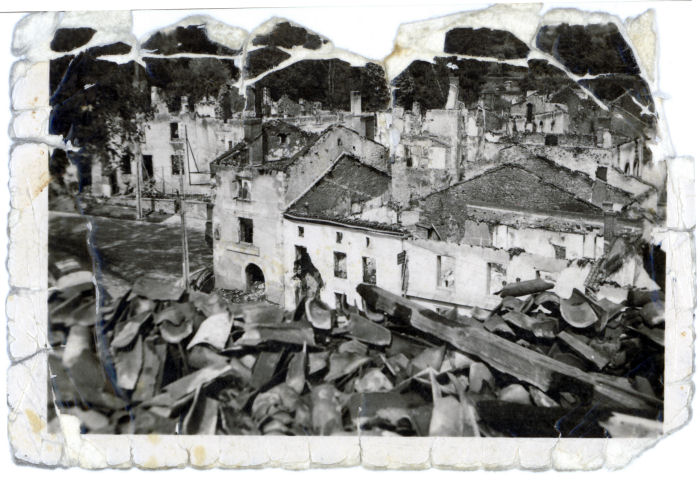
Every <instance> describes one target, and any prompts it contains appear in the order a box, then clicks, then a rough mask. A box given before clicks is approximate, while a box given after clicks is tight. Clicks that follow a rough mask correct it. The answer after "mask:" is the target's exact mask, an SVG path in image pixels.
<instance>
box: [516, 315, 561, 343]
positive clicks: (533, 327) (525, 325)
mask: <svg viewBox="0 0 700 483" xmlns="http://www.w3.org/2000/svg"><path fill="white" fill-rule="evenodd" d="M503 320H505V321H506V322H510V323H511V324H513V325H514V326H516V327H518V328H520V329H522V330H526V331H528V332H531V333H532V335H534V336H535V337H541V338H544V339H554V338H555V337H556V330H557V328H558V327H557V322H556V319H550V320H544V321H543V320H539V319H536V318H534V317H530V316H529V315H525V314H523V313H521V312H515V311H513V312H508V313H507V314H505V315H504V316H503Z"/></svg>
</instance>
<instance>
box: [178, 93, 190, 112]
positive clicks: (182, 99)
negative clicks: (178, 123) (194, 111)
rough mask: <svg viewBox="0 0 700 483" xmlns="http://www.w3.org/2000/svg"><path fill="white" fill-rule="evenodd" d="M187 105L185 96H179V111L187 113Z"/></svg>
mask: <svg viewBox="0 0 700 483" xmlns="http://www.w3.org/2000/svg"><path fill="white" fill-rule="evenodd" d="M189 110H190V109H189V105H188V103H187V96H182V97H180V113H181V114H187V112H189Z"/></svg>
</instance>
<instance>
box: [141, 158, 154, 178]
mask: <svg viewBox="0 0 700 483" xmlns="http://www.w3.org/2000/svg"><path fill="white" fill-rule="evenodd" d="M141 176H142V177H143V178H145V179H148V178H153V155H151V154H144V155H143V172H142V173H141Z"/></svg>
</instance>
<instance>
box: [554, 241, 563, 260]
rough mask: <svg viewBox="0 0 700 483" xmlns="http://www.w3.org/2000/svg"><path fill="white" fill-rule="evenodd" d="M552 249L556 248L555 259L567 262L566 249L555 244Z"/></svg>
mask: <svg viewBox="0 0 700 483" xmlns="http://www.w3.org/2000/svg"><path fill="white" fill-rule="evenodd" d="M552 247H554V258H556V259H557V260H566V247H564V246H561V245H555V244H554V243H552Z"/></svg>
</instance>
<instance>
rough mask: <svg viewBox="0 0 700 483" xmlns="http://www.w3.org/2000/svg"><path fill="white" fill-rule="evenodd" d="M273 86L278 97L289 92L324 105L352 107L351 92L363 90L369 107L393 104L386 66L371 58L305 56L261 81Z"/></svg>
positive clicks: (295, 97) (379, 108)
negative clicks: (360, 61) (361, 61)
mask: <svg viewBox="0 0 700 483" xmlns="http://www.w3.org/2000/svg"><path fill="white" fill-rule="evenodd" d="M257 85H259V86H261V87H269V88H270V94H271V95H272V98H273V99H274V100H275V101H277V100H279V99H280V98H281V97H282V95H284V94H286V95H287V96H288V97H289V98H290V99H292V100H293V101H295V102H298V101H299V99H305V100H307V101H311V102H320V103H321V104H322V106H323V108H324V109H339V110H345V111H347V110H349V109H350V92H351V91H360V92H361V95H362V108H363V110H365V111H382V110H384V109H386V108H387V107H388V104H389V90H388V88H387V83H386V77H385V74H384V68H383V67H382V66H380V65H378V64H374V63H371V62H368V63H367V64H365V65H364V66H362V67H353V66H351V65H350V64H349V63H347V62H345V61H342V60H338V59H322V60H302V61H299V62H295V63H294V64H292V65H290V66H288V67H286V68H284V69H280V70H277V71H274V72H272V73H270V74H268V75H266V76H265V77H263V78H262V79H260V80H259V81H258V82H257Z"/></svg>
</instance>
